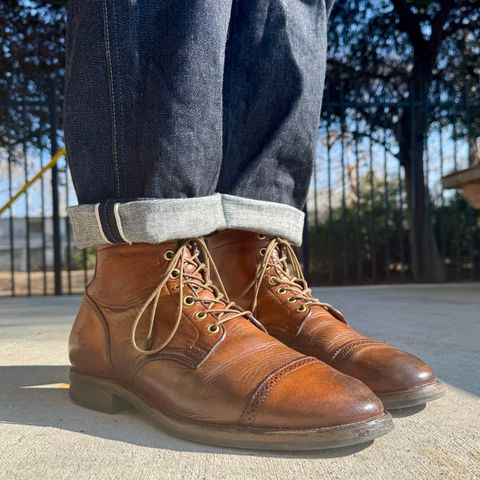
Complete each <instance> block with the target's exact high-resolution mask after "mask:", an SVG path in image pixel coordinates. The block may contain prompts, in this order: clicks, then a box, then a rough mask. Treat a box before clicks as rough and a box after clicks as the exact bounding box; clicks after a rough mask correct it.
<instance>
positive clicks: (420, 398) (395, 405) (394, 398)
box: [375, 380, 446, 410]
mask: <svg viewBox="0 0 480 480" xmlns="http://www.w3.org/2000/svg"><path fill="white" fill-rule="evenodd" d="M445 391H446V388H445V384H444V383H443V382H441V381H440V380H435V382H434V383H429V384H428V385H422V386H420V387H414V388H409V389H407V390H401V391H398V392H375V395H377V397H378V398H379V399H380V400H381V401H382V403H383V407H384V408H385V409H386V410H397V409H400V408H409V407H416V406H418V405H423V404H424V403H427V402H431V401H432V400H436V399H437V398H440V397H443V395H445Z"/></svg>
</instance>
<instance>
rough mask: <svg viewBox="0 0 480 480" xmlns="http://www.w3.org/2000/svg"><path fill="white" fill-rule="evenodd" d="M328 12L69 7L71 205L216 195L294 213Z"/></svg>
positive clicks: (247, 6)
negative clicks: (289, 208)
mask: <svg viewBox="0 0 480 480" xmlns="http://www.w3.org/2000/svg"><path fill="white" fill-rule="evenodd" d="M331 3H332V1H324V0H70V3H69V18H68V28H67V71H66V94H65V122H64V125H65V138H66V145H67V151H68V155H69V161H70V165H71V171H72V176H73V181H74V184H75V188H76V192H77V195H78V199H79V203H80V204H85V203H87V204H91V203H97V202H103V201H106V200H120V199H123V200H125V199H130V200H131V199H145V198H156V199H157V198H158V199H164V198H191V197H203V196H209V195H212V194H214V193H215V192H220V193H227V194H231V195H236V196H240V197H247V198H251V199H257V200H266V201H271V202H278V203H284V204H288V205H291V206H294V207H296V208H302V206H303V204H304V202H305V198H306V194H307V190H308V184H309V180H310V175H311V172H312V165H313V158H314V152H315V144H316V133H317V124H318V119H319V113H320V106H321V98H322V89H323V80H324V73H325V52H326V25H327V17H328V12H329V10H330V8H331Z"/></svg>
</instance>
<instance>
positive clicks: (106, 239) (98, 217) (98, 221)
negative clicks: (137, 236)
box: [95, 203, 112, 243]
mask: <svg viewBox="0 0 480 480" xmlns="http://www.w3.org/2000/svg"><path fill="white" fill-rule="evenodd" d="M95 218H96V220H97V225H98V229H99V231H100V236H101V237H102V238H103V240H105V242H106V243H112V242H111V241H110V240H109V239H108V238H107V236H106V235H105V231H104V230H103V225H102V219H101V218H100V204H99V203H97V204H95Z"/></svg>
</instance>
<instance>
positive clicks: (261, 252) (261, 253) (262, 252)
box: [260, 248, 267, 257]
mask: <svg viewBox="0 0 480 480" xmlns="http://www.w3.org/2000/svg"><path fill="white" fill-rule="evenodd" d="M266 251H267V249H266V248H262V249H260V255H261V256H262V257H263V256H264V255H265V252H266Z"/></svg>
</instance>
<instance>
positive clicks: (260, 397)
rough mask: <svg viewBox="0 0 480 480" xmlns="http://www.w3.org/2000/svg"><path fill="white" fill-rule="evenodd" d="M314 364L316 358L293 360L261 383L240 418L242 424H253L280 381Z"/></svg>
mask: <svg viewBox="0 0 480 480" xmlns="http://www.w3.org/2000/svg"><path fill="white" fill-rule="evenodd" d="M312 363H318V360H317V359H316V358H314V357H304V358H300V359H296V360H293V361H291V362H289V363H287V364H286V365H283V366H282V367H280V368H278V369H277V370H275V371H274V372H272V373H271V374H270V375H268V377H267V378H265V379H264V380H263V381H262V382H260V383H259V384H258V385H257V387H256V388H255V390H254V391H253V394H252V396H251V397H250V400H249V402H248V403H247V405H246V407H245V408H244V410H243V412H242V415H241V417H240V423H242V424H253V423H254V422H255V419H256V417H257V414H258V412H259V410H260V407H261V406H262V405H263V403H264V402H265V400H266V399H267V397H268V395H269V394H270V393H271V392H272V390H273V388H274V387H275V385H277V384H278V383H279V382H280V380H282V379H283V378H285V377H286V376H287V375H289V374H290V373H292V372H294V371H296V370H298V369H300V368H303V367H305V366H307V365H311V364H312Z"/></svg>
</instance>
